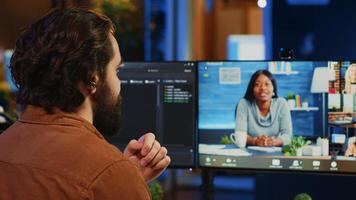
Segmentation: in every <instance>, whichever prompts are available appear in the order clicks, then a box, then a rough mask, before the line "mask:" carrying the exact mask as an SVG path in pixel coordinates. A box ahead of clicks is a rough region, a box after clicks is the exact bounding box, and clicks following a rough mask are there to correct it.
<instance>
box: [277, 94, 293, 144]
mask: <svg viewBox="0 0 356 200" xmlns="http://www.w3.org/2000/svg"><path fill="white" fill-rule="evenodd" d="M280 103H281V109H280V116H279V123H280V126H279V127H280V128H279V133H278V138H280V139H281V140H282V141H283V145H287V144H289V143H290V141H291V138H292V117H291V114H290V110H289V106H288V103H287V101H286V100H284V99H282V100H281V101H280Z"/></svg>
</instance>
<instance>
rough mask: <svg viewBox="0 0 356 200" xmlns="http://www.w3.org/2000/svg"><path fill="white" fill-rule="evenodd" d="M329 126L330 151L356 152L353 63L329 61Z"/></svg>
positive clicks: (346, 154) (355, 69) (345, 154)
mask: <svg viewBox="0 0 356 200" xmlns="http://www.w3.org/2000/svg"><path fill="white" fill-rule="evenodd" d="M328 69H329V73H330V76H329V95H328V126H329V129H328V130H329V135H330V142H331V146H332V152H333V153H334V154H336V155H338V156H348V157H355V156H356V64H355V63H352V62H332V63H331V64H330V65H329V66H328Z"/></svg>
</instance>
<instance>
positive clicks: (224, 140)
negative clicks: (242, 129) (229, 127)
mask: <svg viewBox="0 0 356 200" xmlns="http://www.w3.org/2000/svg"><path fill="white" fill-rule="evenodd" d="M220 144H234V143H233V142H232V141H231V140H230V138H229V136H227V135H224V136H222V137H221V139H220Z"/></svg>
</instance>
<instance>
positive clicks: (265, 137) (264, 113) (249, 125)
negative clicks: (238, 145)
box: [235, 70, 292, 146]
mask: <svg viewBox="0 0 356 200" xmlns="http://www.w3.org/2000/svg"><path fill="white" fill-rule="evenodd" d="M235 131H240V132H241V131H242V132H247V145H252V146H283V145H286V144H289V143H290V140H291V136H292V120H291V115H290V111H289V106H288V104H287V101H286V100H285V99H284V98H280V97H278V95H277V83H276V80H275V79H274V77H273V76H272V74H271V73H270V72H269V71H267V70H258V71H256V72H255V73H254V74H253V75H252V77H251V79H250V82H249V84H248V87H247V90H246V93H245V96H244V98H242V99H241V100H240V101H239V103H238V106H237V110H236V128H235Z"/></svg>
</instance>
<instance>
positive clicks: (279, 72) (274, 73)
mask: <svg viewBox="0 0 356 200" xmlns="http://www.w3.org/2000/svg"><path fill="white" fill-rule="evenodd" d="M271 73H272V74H273V75H296V74H299V72H298V71H290V72H285V71H276V72H271Z"/></svg>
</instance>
